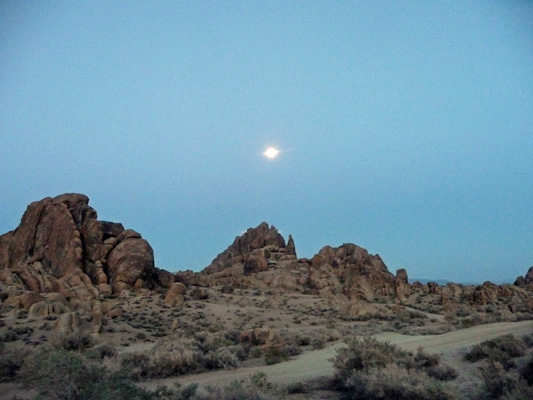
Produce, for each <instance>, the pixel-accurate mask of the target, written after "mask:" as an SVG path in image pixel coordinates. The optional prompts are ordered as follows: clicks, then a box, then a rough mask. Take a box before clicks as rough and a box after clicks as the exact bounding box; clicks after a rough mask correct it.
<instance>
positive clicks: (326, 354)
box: [143, 321, 533, 389]
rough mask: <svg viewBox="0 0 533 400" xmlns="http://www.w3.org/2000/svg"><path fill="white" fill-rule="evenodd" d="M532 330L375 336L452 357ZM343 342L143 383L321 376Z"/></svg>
mask: <svg viewBox="0 0 533 400" xmlns="http://www.w3.org/2000/svg"><path fill="white" fill-rule="evenodd" d="M531 332H533V321H520V322H501V323H493V324H487V325H479V326H475V327H472V328H468V329H463V330H460V331H454V332H448V333H445V334H442V335H427V336H407V335H402V334H398V333H388V332H387V333H380V334H377V335H375V337H376V338H377V339H378V340H383V341H388V342H391V343H393V344H396V345H398V346H400V347H401V348H403V349H405V350H416V349H417V348H418V347H420V346H422V347H423V348H424V349H425V350H426V351H427V352H430V353H439V354H441V355H443V356H446V355H448V356H450V357H452V356H454V355H455V356H456V355H457V354H458V353H459V352H462V351H464V350H465V349H466V348H468V347H470V346H473V345H475V344H477V343H480V342H483V341H485V340H489V339H494V338H496V337H499V336H502V335H506V334H510V333H512V334H514V335H516V336H521V335H524V334H528V333H531ZM342 346H345V344H343V343H335V344H332V345H329V346H328V347H326V348H324V349H322V350H315V351H310V352H308V353H304V354H301V355H300V356H298V357H296V358H295V359H293V360H291V361H288V362H284V363H280V364H275V365H270V366H258V367H248V368H240V369H237V370H227V371H216V372H208V373H203V374H198V375H188V376H183V377H179V378H170V379H162V380H153V381H149V382H146V383H143V386H145V387H147V388H151V389H155V388H156V387H157V386H159V385H172V384H173V383H174V382H179V383H180V384H182V385H188V384H191V383H198V384H199V387H200V388H205V387H206V386H218V385H227V384H228V383H230V382H231V381H233V380H240V379H244V378H247V377H248V376H250V375H253V374H254V373H257V372H264V373H265V374H266V375H267V379H268V381H269V382H271V383H274V384H278V385H286V384H290V383H297V382H303V381H308V380H313V379H318V378H321V377H325V376H332V375H333V374H334V372H335V371H334V368H333V364H332V360H333V358H334V357H335V355H336V351H337V349H338V348H340V347H342Z"/></svg>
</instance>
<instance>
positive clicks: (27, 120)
mask: <svg viewBox="0 0 533 400" xmlns="http://www.w3.org/2000/svg"><path fill="white" fill-rule="evenodd" d="M0 132H1V146H0V177H1V179H0V190H1V193H2V194H1V196H0V210H1V213H0V232H6V231H8V230H12V229H14V228H15V227H16V226H17V225H18V223H19V222H20V218H21V216H22V214H23V212H24V210H25V208H26V206H27V204H28V203H30V202H31V201H34V200H39V199H41V198H43V197H47V196H55V195H58V194H61V193H65V192H80V193H84V194H86V195H88V196H89V197H90V199H91V205H92V206H93V207H94V208H95V209H96V210H97V211H98V214H99V218H100V219H102V220H110V221H117V222H122V223H123V224H124V225H125V226H126V227H129V228H132V229H135V230H137V231H139V232H140V233H141V234H142V235H143V236H144V237H145V238H146V239H148V240H149V242H150V243H151V245H152V247H153V248H154V251H155V255H156V264H157V266H159V267H161V268H165V269H168V270H173V271H174V270H181V269H193V270H200V269H201V268H203V267H205V266H206V265H208V264H209V262H210V261H211V260H212V259H213V258H214V257H215V256H216V255H217V254H218V253H219V252H220V251H222V250H224V249H225V248H226V247H227V246H228V245H229V244H230V243H231V242H232V241H233V239H234V238H235V236H237V235H239V234H240V233H242V232H243V231H244V230H246V229H247V228H249V227H252V226H257V225H258V224H259V223H261V222H262V221H267V222H269V223H270V224H273V225H275V226H276V227H277V228H278V229H280V230H281V232H282V233H283V234H284V235H285V237H287V236H288V234H289V233H292V235H293V236H294V239H295V242H296V247H297V251H298V254H299V256H302V257H311V256H312V255H313V254H315V253H317V252H318V250H319V249H320V248H321V247H322V246H324V245H332V246H338V245H341V244H342V243H348V242H352V243H356V244H358V245H360V246H362V247H365V248H367V249H368V250H369V252H371V253H373V254H374V253H379V254H380V255H381V256H382V258H383V259H384V261H385V263H386V264H387V265H388V267H389V269H390V270H391V271H393V272H395V270H396V269H398V268H407V271H408V273H409V275H410V276H411V277H419V278H434V279H437V278H444V279H449V280H455V281H469V282H478V281H479V282H482V281H484V280H493V281H512V280H514V278H515V277H516V276H517V275H519V274H520V275H523V274H524V273H525V272H526V270H527V268H528V267H529V266H531V265H533V208H532V205H533V3H532V2H527V1H431V2H428V1H401V2H399V1H390V2H389V1H372V2H367V1H351V2H350V1H292V2H287V1H229V2H225V1H217V2H213V1H205V2H204V1H194V2H188V1H187V2H185V1H184V2H179V1H168V2H165V1H158V2H148V1H127V2H121V1H113V2H109V1H102V2H99V1H91V2H70V1H53V2H52V1H41V2H19V1H2V2H0ZM269 145H274V146H276V147H278V148H279V149H280V150H281V153H280V155H279V156H278V157H277V158H276V159H274V160H267V159H265V157H263V156H262V152H263V151H264V150H265V149H266V147H267V146H269Z"/></svg>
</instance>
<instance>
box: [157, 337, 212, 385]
mask: <svg viewBox="0 0 533 400" xmlns="http://www.w3.org/2000/svg"><path fill="white" fill-rule="evenodd" d="M205 365H206V362H205V359H204V356H203V354H202V353H201V352H200V351H198V350H197V349H194V348H192V347H188V346H183V345H175V346H174V347H172V348H170V349H168V350H164V349H157V350H156V351H155V352H154V353H153V354H151V356H150V358H149V370H148V377H149V378H165V377H169V376H176V375H186V374H190V373H194V372H200V371H203V370H204V369H205V367H204V366H205Z"/></svg>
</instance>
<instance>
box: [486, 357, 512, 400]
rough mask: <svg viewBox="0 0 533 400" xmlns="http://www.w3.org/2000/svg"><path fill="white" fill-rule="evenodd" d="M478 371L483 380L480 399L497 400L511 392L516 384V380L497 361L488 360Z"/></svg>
mask: <svg viewBox="0 0 533 400" xmlns="http://www.w3.org/2000/svg"><path fill="white" fill-rule="evenodd" d="M479 370H480V371H481V377H482V379H483V390H482V395H481V397H482V398H485V399H498V398H500V397H501V396H502V395H504V394H505V393H509V392H510V391H512V390H513V388H514V387H515V386H516V384H517V381H516V379H515V378H513V376H511V375H510V374H509V373H508V372H506V371H505V368H504V367H503V366H502V364H500V363H499V362H497V361H493V360H489V361H488V363H487V364H486V365H483V366H481V367H479Z"/></svg>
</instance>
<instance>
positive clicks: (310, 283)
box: [176, 223, 410, 300]
mask: <svg viewBox="0 0 533 400" xmlns="http://www.w3.org/2000/svg"><path fill="white" fill-rule="evenodd" d="M402 271H403V272H402ZM176 279H177V280H179V281H182V282H187V284H188V285H192V286H204V287H207V286H222V287H225V288H226V289H225V290H228V288H248V289H255V290H269V291H275V292H278V293H287V292H300V293H306V292H307V293H315V294H320V295H323V296H336V295H340V296H343V297H344V298H345V299H346V297H347V298H348V299H354V300H356V299H364V300H373V299H374V297H375V296H388V295H390V294H394V293H398V296H399V298H401V299H405V298H406V297H408V296H409V293H410V286H409V283H408V282H407V273H406V272H405V270H400V271H399V275H398V276H397V277H395V276H394V275H393V274H391V273H390V272H389V271H388V269H387V267H386V265H385V263H384V262H383V260H382V259H381V257H380V256H379V255H371V254H369V253H368V252H367V251H366V250H365V249H363V248H362V247H359V246H356V245H355V244H344V245H342V246H340V247H337V248H332V247H330V246H326V247H324V248H323V249H322V250H320V252H319V253H318V254H316V255H315V256H314V257H313V258H312V259H311V260H308V259H297V258H296V246H295V244H294V239H293V238H292V236H289V240H288V241H287V244H285V240H284V239H283V237H282V236H281V235H280V234H279V232H278V231H277V230H276V228H275V227H273V226H269V225H268V224H267V223H262V224H260V225H259V226H258V227H256V228H250V229H248V231H246V232H245V233H244V234H243V235H242V236H240V237H237V238H236V239H235V240H234V242H233V244H232V245H230V246H229V247H228V248H227V249H226V250H225V251H224V252H222V253H220V254H219V255H218V256H217V257H216V258H215V259H214V260H213V262H212V263H211V264H210V265H209V266H208V267H206V268H205V269H204V270H203V271H202V272H201V273H198V274H195V273H192V272H191V271H186V272H184V273H178V274H177V275H176Z"/></svg>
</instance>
